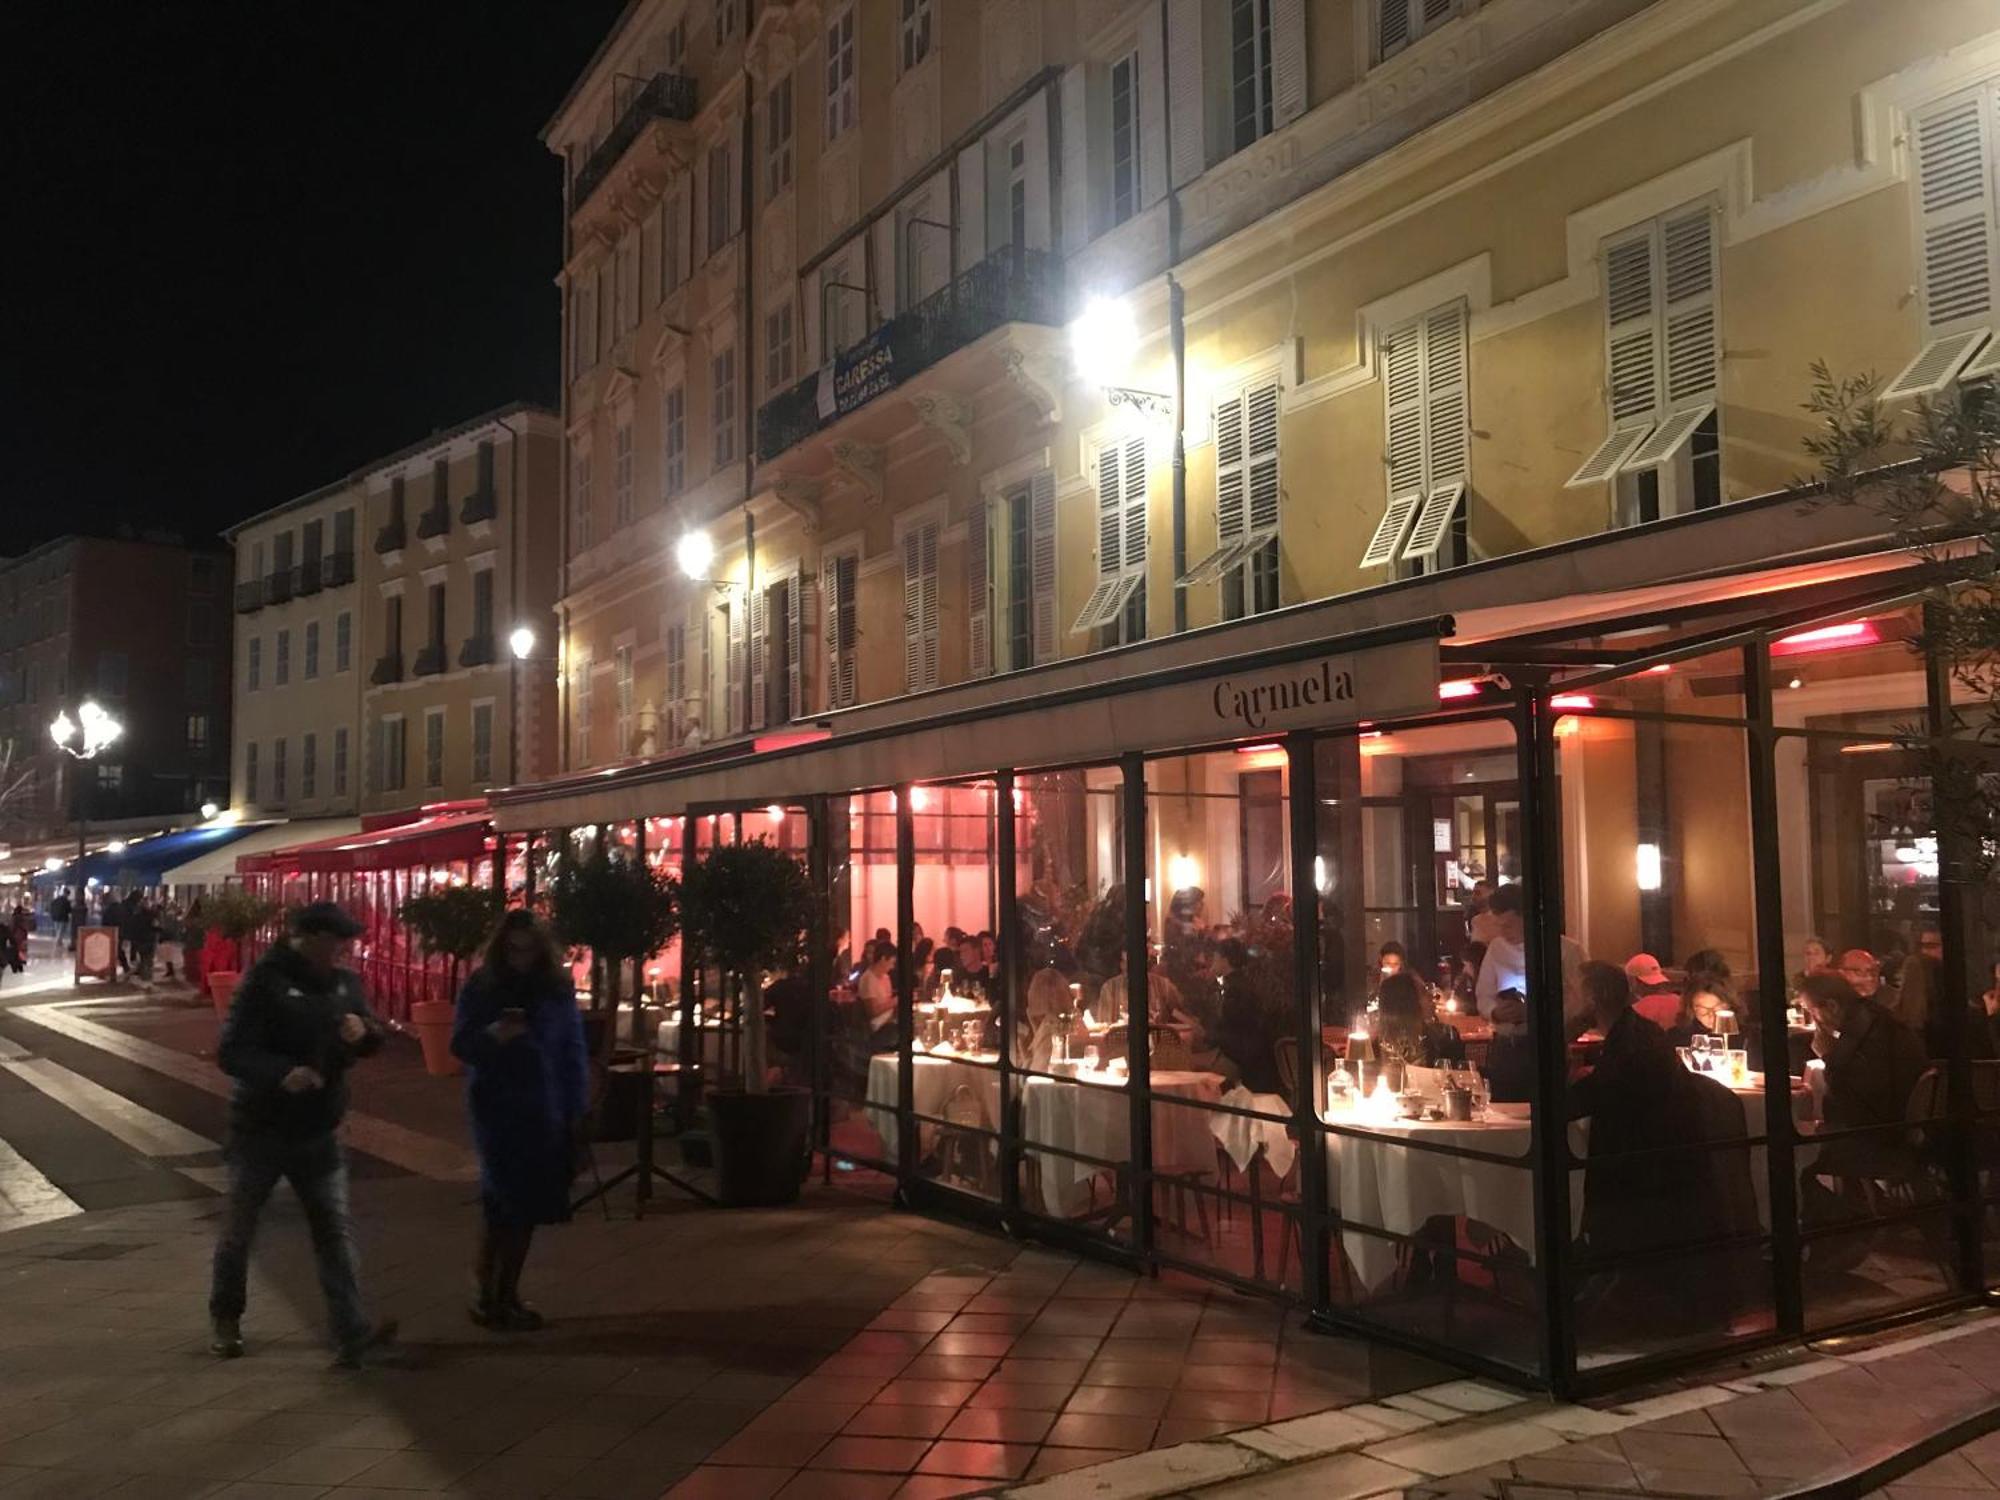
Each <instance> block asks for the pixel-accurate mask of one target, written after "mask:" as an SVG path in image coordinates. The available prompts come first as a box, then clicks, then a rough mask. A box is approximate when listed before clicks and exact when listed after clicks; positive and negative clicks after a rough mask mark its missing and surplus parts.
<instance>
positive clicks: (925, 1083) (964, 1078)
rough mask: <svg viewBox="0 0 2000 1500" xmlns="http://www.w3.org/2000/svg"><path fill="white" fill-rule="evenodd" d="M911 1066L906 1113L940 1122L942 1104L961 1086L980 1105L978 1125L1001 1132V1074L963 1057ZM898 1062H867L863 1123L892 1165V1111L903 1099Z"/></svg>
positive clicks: (883, 1057)
mask: <svg viewBox="0 0 2000 1500" xmlns="http://www.w3.org/2000/svg"><path fill="white" fill-rule="evenodd" d="M912 1061H913V1063H914V1064H915V1068H914V1071H913V1075H912V1076H913V1077H914V1079H915V1081H916V1098H915V1100H914V1101H913V1103H912V1105H911V1108H913V1109H914V1110H915V1111H916V1113H918V1114H920V1115H929V1116H930V1117H932V1118H933V1119H942V1118H943V1117H944V1112H945V1105H946V1103H947V1102H948V1101H949V1100H950V1099H951V1096H952V1095H953V1094H955V1093H957V1092H958V1090H959V1088H960V1086H961V1085H963V1086H965V1087H969V1088H970V1089H971V1090H972V1093H973V1097H974V1098H976V1099H977V1100H978V1101H979V1111H980V1118H979V1123H980V1124H981V1125H983V1126H985V1127H986V1128H987V1129H988V1130H998V1129H999V1128H1000V1074H999V1073H998V1072H997V1071H995V1069H994V1068H993V1067H992V1066H990V1064H989V1065H988V1066H984V1067H982V1066H981V1065H980V1064H979V1063H978V1062H976V1061H972V1060H968V1059H966V1058H962V1057H944V1056H938V1055H936V1054H932V1053H919V1054H917V1056H916V1057H915V1058H913V1059H912ZM993 1061H997V1059H993ZM899 1062H900V1059H899V1058H898V1057H897V1055H896V1054H895V1053H893V1052H884V1053H877V1054H876V1055H875V1056H874V1057H871V1058H869V1059H868V1119H869V1123H870V1124H872V1125H873V1126H874V1127H875V1133H876V1134H877V1135H879V1136H880V1137H881V1138H882V1159H883V1160H884V1161H886V1162H888V1163H890V1164H891V1165H894V1163H895V1161H896V1149H897V1143H896V1106H897V1105H898V1104H899V1103H900V1102H901V1100H902V1097H903V1086H902V1075H901V1073H900V1071H899V1069H898V1064H899ZM920 1128H921V1129H934V1128H935V1127H934V1126H920Z"/></svg>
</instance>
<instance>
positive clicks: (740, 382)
mask: <svg viewBox="0 0 2000 1500" xmlns="http://www.w3.org/2000/svg"><path fill="white" fill-rule="evenodd" d="M756 30H757V4H756V0H751V3H750V4H749V5H748V6H747V7H745V11H744V17H743V66H742V74H743V130H742V138H743V148H742V152H741V155H742V162H741V166H740V170H739V171H738V173H737V175H738V177H739V178H740V179H741V182H742V189H743V246H742V254H741V256H740V257H739V258H738V265H737V298H738V300H739V301H740V302H741V303H742V306H743V332H742V335H741V338H740V340H739V345H738V347H739V348H740V350H741V354H742V357H741V358H739V359H738V360H737V361H736V369H737V381H736V384H737V401H738V404H739V405H740V406H741V408H742V422H741V430H742V434H743V647H744V650H743V681H742V682H741V683H740V684H738V686H739V687H740V688H741V690H742V693H743V728H744V730H745V732H746V733H747V732H748V731H749V728H750V725H751V722H752V715H751V712H750V709H751V703H750V681H751V678H752V677H753V676H754V675H755V674H754V673H752V672H751V670H750V653H751V652H752V651H754V650H755V649H756V643H755V642H754V641H752V640H751V639H750V621H751V619H752V617H753V615H752V611H751V609H750V601H751V599H752V598H753V597H754V596H755V590H756V588H757V517H756V514H755V513H754V511H753V510H752V508H751V504H750V502H751V501H752V499H754V498H755V496H756V493H757V429H756V422H757V402H756V397H755V391H756V383H755V381H754V380H753V379H752V378H751V368H752V366H751V353H752V351H753V350H754V349H755V348H756V347H757V334H756V330H757V308H756V305H755V298H754V296H753V293H754V291H755V289H756V285H757V278H756V277H755V276H754V275H753V274H751V268H752V265H753V263H754V262H755V260H756V249H757V239H756V224H757V168H756V163H755V162H754V161H753V160H752V157H753V155H754V150H755V146H756V131H755V130H753V129H752V128H751V122H752V120H753V119H754V118H755V116H756V113H757V106H756V99H755V95H754V93H753V89H754V88H755V85H756V79H754V78H753V77H752V76H751V74H750V38H751V36H752V35H753V34H754V33H755V32H756ZM794 118H795V119H796V112H795V114H794ZM792 137H793V150H794V153H795V154H796V151H797V139H798V131H797V129H796V127H795V128H794V129H793V131H792ZM794 336H795V337H796V330H794ZM724 649H725V650H726V649H727V645H726V643H725V647H724Z"/></svg>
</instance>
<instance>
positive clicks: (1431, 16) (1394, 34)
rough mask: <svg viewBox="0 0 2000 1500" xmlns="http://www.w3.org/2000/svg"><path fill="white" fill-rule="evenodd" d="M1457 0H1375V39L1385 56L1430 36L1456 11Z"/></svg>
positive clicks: (1457, 8)
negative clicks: (1418, 39) (1376, 7)
mask: <svg viewBox="0 0 2000 1500" xmlns="http://www.w3.org/2000/svg"><path fill="white" fill-rule="evenodd" d="M1459 4H1460V0H1376V5H1377V6H1378V10H1377V12H1376V39H1377V42H1378V45H1379V51H1380V52H1381V55H1382V56H1383V57H1385V58H1388V57H1393V56H1395V54H1396V53H1398V52H1401V51H1402V50H1403V49H1404V48H1405V47H1407V46H1409V45H1410V43H1412V42H1414V41H1416V40H1417V38H1419V37H1424V36H1429V35H1430V34H1431V33H1432V32H1433V31H1435V30H1437V29H1438V27H1440V26H1442V25H1443V24H1444V23H1445V22H1446V21H1449V20H1450V19H1451V18H1452V17H1453V16H1455V15H1457V14H1458V11H1459Z"/></svg>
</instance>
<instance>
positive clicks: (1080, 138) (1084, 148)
mask: <svg viewBox="0 0 2000 1500" xmlns="http://www.w3.org/2000/svg"><path fill="white" fill-rule="evenodd" d="M1058 123H1059V124H1060V127H1061V130H1062V143H1061V147H1060V157H1061V161H1062V191H1061V194H1060V196H1059V197H1058V198H1057V200H1056V201H1057V202H1058V203H1060V204H1061V205H1062V240H1061V244H1062V247H1063V249H1064V250H1065V251H1068V252H1074V251H1077V250H1081V249H1082V248H1083V247H1084V246H1085V245H1087V244H1089V243H1090V239H1091V224H1090V156H1089V145H1090V124H1089V116H1088V113H1087V111H1086V109H1085V102H1084V65H1083V64H1082V63H1075V64H1072V65H1071V67H1070V68H1069V70H1068V71H1067V72H1065V73H1064V74H1063V76H1062V114H1061V116H1060V119H1059V122H1058Z"/></svg>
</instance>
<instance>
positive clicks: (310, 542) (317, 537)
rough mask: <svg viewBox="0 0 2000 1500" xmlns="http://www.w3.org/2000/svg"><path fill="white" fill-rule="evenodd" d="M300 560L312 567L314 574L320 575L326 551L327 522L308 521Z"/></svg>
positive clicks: (300, 550) (315, 575)
mask: <svg viewBox="0 0 2000 1500" xmlns="http://www.w3.org/2000/svg"><path fill="white" fill-rule="evenodd" d="M299 552H300V556H299V561H300V562H302V563H304V564H305V565H306V567H308V568H310V569H311V570H312V572H313V576H314V577H315V578H317V577H318V576H319V565H320V560H321V558H322V557H323V556H324V555H325V553H326V523H325V522H324V521H308V522H306V526H305V542H304V544H303V545H302V546H301V547H300V549H299Z"/></svg>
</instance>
